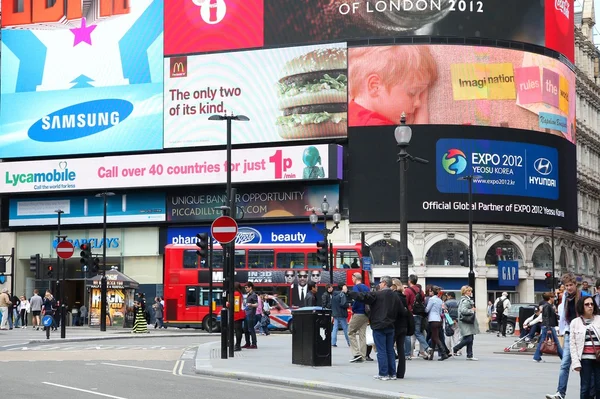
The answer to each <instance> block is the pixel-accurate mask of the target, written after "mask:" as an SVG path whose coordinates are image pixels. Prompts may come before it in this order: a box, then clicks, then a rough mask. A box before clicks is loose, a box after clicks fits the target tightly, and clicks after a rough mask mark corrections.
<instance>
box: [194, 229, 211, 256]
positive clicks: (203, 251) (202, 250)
mask: <svg viewBox="0 0 600 399" xmlns="http://www.w3.org/2000/svg"><path fill="white" fill-rule="evenodd" d="M196 238H197V241H196V246H197V247H198V250H197V251H196V254H198V256H199V257H201V258H203V259H205V258H207V257H208V233H198V234H196Z"/></svg>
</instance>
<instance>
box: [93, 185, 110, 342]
mask: <svg viewBox="0 0 600 399" xmlns="http://www.w3.org/2000/svg"><path fill="white" fill-rule="evenodd" d="M113 195H115V193H111V192H109V191H105V192H103V193H100V194H96V197H97V198H100V197H102V198H103V199H104V219H103V226H102V238H103V240H102V279H101V280H100V331H106V307H107V305H108V304H107V298H106V296H107V295H108V288H107V286H106V213H107V212H106V211H107V203H106V201H107V200H106V198H107V197H112V196H113Z"/></svg>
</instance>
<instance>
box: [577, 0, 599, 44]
mask: <svg viewBox="0 0 600 399" xmlns="http://www.w3.org/2000/svg"><path fill="white" fill-rule="evenodd" d="M582 5H583V0H575V12H577V11H581V6H582ZM594 11H595V12H596V26H594V43H596V47H599V46H600V0H594Z"/></svg>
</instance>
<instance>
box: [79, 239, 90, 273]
mask: <svg viewBox="0 0 600 399" xmlns="http://www.w3.org/2000/svg"><path fill="white" fill-rule="evenodd" d="M79 249H81V253H80V254H79V255H80V256H81V259H80V260H79V261H80V262H81V264H82V265H85V266H88V267H89V266H90V265H91V262H92V247H91V245H90V244H88V243H84V244H81V245H80V246H79Z"/></svg>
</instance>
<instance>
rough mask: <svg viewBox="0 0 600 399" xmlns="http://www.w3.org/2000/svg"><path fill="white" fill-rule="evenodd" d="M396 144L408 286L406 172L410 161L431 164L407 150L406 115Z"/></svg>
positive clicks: (403, 274) (403, 272) (402, 268)
mask: <svg viewBox="0 0 600 399" xmlns="http://www.w3.org/2000/svg"><path fill="white" fill-rule="evenodd" d="M394 137H395V138H396V143H398V147H399V148H400V152H398V163H399V164H400V280H401V281H402V282H403V283H404V284H407V282H408V213H407V211H406V194H407V192H406V185H407V184H406V183H407V182H406V170H407V169H408V161H413V162H418V163H422V164H427V163H429V161H428V160H426V159H423V158H419V157H414V156H412V155H410V154H409V153H408V152H407V151H406V149H407V148H408V146H409V145H410V139H411V138H412V129H411V128H410V127H409V126H406V114H404V112H403V113H402V116H401V117H400V126H397V127H396V129H395V130H394Z"/></svg>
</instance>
